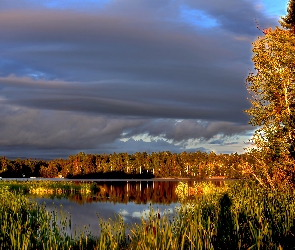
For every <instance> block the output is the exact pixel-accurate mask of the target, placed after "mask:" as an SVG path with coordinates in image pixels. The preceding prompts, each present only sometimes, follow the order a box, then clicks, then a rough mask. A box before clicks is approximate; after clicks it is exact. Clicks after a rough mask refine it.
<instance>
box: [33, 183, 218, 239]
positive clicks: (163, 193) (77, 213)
mask: <svg viewBox="0 0 295 250" xmlns="http://www.w3.org/2000/svg"><path fill="white" fill-rule="evenodd" d="M185 183H186V184H187V186H188V187H193V186H194V185H195V181H187V182H185ZM96 184H97V188H98V189H97V192H95V193H91V194H88V195H81V194H79V193H77V194H71V195H69V196H65V194H62V196H52V194H51V195H50V194H48V195H43V196H42V197H40V196H31V197H32V198H34V199H35V200H36V201H37V202H38V203H39V204H43V203H44V202H45V203H46V208H47V209H48V210H50V211H52V210H54V209H60V206H62V208H63V211H65V212H68V213H70V214H71V218H72V224H73V225H76V228H82V227H83V226H84V225H86V226H88V227H89V229H90V230H91V232H93V233H94V232H99V229H100V228H99V218H102V219H109V218H111V219H112V220H114V219H115V217H116V216H117V215H118V214H121V215H122V217H123V219H124V221H125V222H126V223H127V224H133V223H135V222H136V223H139V222H140V221H141V218H142V217H143V216H144V215H145V214H148V213H149V211H150V209H151V207H153V209H154V210H155V211H158V210H159V212H160V213H161V214H163V213H165V211H166V212H168V211H169V213H170V214H173V213H174V212H175V208H176V207H177V206H179V205H180V200H179V198H178V197H177V195H176V188H177V186H178V184H179V182H178V181H96ZM215 184H216V185H220V183H219V182H216V183H215ZM188 190H190V188H188ZM188 195H189V194H188ZM94 234H95V233H94Z"/></svg>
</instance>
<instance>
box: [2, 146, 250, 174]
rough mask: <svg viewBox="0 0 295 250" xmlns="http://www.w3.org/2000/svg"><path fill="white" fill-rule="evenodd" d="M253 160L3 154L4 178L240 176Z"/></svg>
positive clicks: (171, 155) (198, 154)
mask: <svg viewBox="0 0 295 250" xmlns="http://www.w3.org/2000/svg"><path fill="white" fill-rule="evenodd" d="M249 161H251V156H250V155H248V154H247V153H245V154H237V153H235V154H216V153H214V152H211V153H205V152H200V151H197V152H182V153H178V154H177V153H171V152H168V151H165V152H158V153H151V154H147V153H146V152H141V153H140V152H137V153H134V154H128V153H118V154H116V153H113V154H109V155H108V154H100V155H97V154H85V153H83V152H80V153H79V154H77V155H71V156H69V158H68V159H54V160H49V161H46V160H36V159H16V160H9V159H7V158H6V157H5V156H2V157H0V162H1V166H0V167H1V169H0V176H1V177H13V178H14V177H18V178H19V177H26V178H27V177H45V178H52V177H58V176H59V177H61V176H62V177H66V178H75V177H92V178H99V177H112V178H113V177H115V178H121V177H123V178H124V177H125V178H126V177H127V176H133V177H134V176H137V177H139V176H141V175H148V176H153V177H157V178H160V177H166V178H169V177H171V178H183V177H194V178H206V177H212V176H224V177H227V178H240V177H241V176H242V166H243V163H246V162H249Z"/></svg>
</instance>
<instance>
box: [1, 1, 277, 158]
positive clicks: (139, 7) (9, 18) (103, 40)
mask: <svg viewBox="0 0 295 250" xmlns="http://www.w3.org/2000/svg"><path fill="white" fill-rule="evenodd" d="M75 2H77V3H78V2H79V1H75ZM58 3H60V4H58ZM69 3H70V1H61V2H55V4H53V2H52V1H21V0H16V1H7V0H3V1H1V2H0V9H1V11H0V33H1V36H0V58H1V59H0V107H1V121H0V128H1V131H2V133H1V135H0V154H1V149H2V150H4V151H3V152H7V150H8V147H9V148H10V151H13V150H12V148H14V147H15V149H16V152H19V151H18V150H17V147H25V146H27V148H28V151H29V149H30V150H31V149H36V148H38V149H40V150H43V151H42V152H43V153H44V152H45V151H46V149H51V150H52V152H53V149H57V148H60V149H63V150H65V151H64V152H65V154H67V153H68V152H70V150H74V151H75V150H81V151H82V150H83V149H84V150H103V148H104V147H107V148H105V149H104V150H105V151H108V150H112V149H113V148H114V149H120V147H121V145H122V144H123V142H119V139H120V138H122V137H124V138H127V136H130V137H132V136H137V135H142V134H146V135H148V136H151V137H161V138H163V140H167V141H166V142H165V143H166V145H162V144H161V146H160V142H159V143H158V145H159V148H161V147H163V150H165V148H171V149H174V150H175V151H177V150H179V149H180V148H181V147H180V146H179V145H178V146H177V145H176V144H175V145H174V144H173V143H182V144H183V145H184V144H185V141H187V140H191V139H200V140H205V141H210V140H211V139H212V138H214V137H216V136H217V135H218V136H221V137H227V136H233V135H237V134H245V133H246V132H247V131H248V130H249V127H248V126H247V125H246V124H247V121H248V117H247V116H246V115H245V114H244V113H243V110H244V109H247V108H248V107H249V103H248V102H247V100H246V97H247V93H246V90H245V87H244V85H243V83H244V81H245V78H246V76H247V74H248V73H249V71H250V70H249V69H251V68H252V63H251V60H250V58H251V41H253V40H254V39H255V37H256V36H257V34H258V33H259V31H258V30H257V29H256V27H255V25H256V24H255V18H257V20H258V21H259V22H260V24H261V25H262V26H270V25H273V26H274V25H276V24H277V23H276V20H274V19H270V18H269V17H267V16H265V15H264V14H263V13H262V12H260V11H259V9H258V8H257V6H255V2H254V1H247V0H240V1H234V0H223V1H222V2H218V3H216V1H213V0H207V1H190V0H182V1H181V0H179V1H169V0H163V1H156V0H150V1H140V0H128V1H127V0H113V1H111V0H110V1H103V4H98V3H97V4H95V5H91V3H90V2H89V1H86V2H85V6H87V4H88V6H90V5H91V6H93V8H91V7H89V8H87V7H85V6H84V7H83V8H82V10H81V9H79V8H80V7H81V2H79V5H75V4H72V5H71V7H69ZM86 3H87V4H86ZM48 6H49V7H50V8H48ZM79 6H80V7H79ZM75 8H76V9H75ZM183 8H185V9H186V11H192V13H194V11H201V12H202V13H203V14H204V18H208V22H211V21H212V23H214V25H212V27H211V26H210V25H209V26H206V27H202V25H199V24H198V18H199V17H198V15H196V16H194V15H192V17H190V18H185V19H184V17H183V13H182V12H181V11H182V10H183ZM197 13H199V12H197ZM210 20H211V21H210ZM213 21H214V22H213ZM175 119H179V120H180V121H177V122H176V121H175ZM122 134H124V136H122ZM168 141H169V142H168ZM139 143H140V142H138V144H137V145H139ZM145 143H147V142H145ZM145 143H143V142H141V145H147V144H145ZM168 144H169V145H170V146H168ZM119 145H120V146H119ZM124 145H126V146H127V147H130V149H131V147H133V146H132V144H131V141H130V143H129V144H128V143H127V142H126V143H125V144H124ZM128 145H129V146H128ZM149 145H152V143H151V142H150V144H149ZM112 147H113V148H112ZM138 147H139V148H140V146H138ZM153 147H156V146H155V145H153ZM196 148H197V147H196ZM199 148H201V147H199ZM114 151H115V150H114ZM122 151H124V150H122ZM126 151H128V149H127V148H126ZM40 152H41V151H40ZM55 154H58V152H57V151H55Z"/></svg>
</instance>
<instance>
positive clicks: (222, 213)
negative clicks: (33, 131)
mask: <svg viewBox="0 0 295 250" xmlns="http://www.w3.org/2000/svg"><path fill="white" fill-rule="evenodd" d="M41 184H42V183H41ZM41 184H40V185H41ZM38 185H39V184H38ZM198 185H199V186H197V187H196V190H201V189H202V190H203V192H202V193H196V194H195V196H194V197H195V199H192V198H191V199H190V200H188V201H186V202H185V203H184V204H183V205H181V206H180V207H179V208H178V209H177V211H176V212H175V213H173V214H169V213H168V212H167V213H161V214H160V213H158V212H155V211H154V210H153V209H152V208H151V211H150V213H149V215H148V216H147V217H144V218H142V222H141V223H140V224H134V225H126V224H125V222H124V220H123V218H122V217H120V216H119V217H118V218H117V219H115V220H113V221H112V220H102V219H100V220H98V223H100V228H101V230H100V232H87V230H85V231H82V232H79V233H78V234H75V235H74V236H72V235H68V234H67V229H68V228H69V227H71V223H70V218H67V217H66V216H65V215H64V214H63V213H57V212H52V213H49V212H47V211H46V209H45V207H42V206H38V205H37V204H36V203H34V202H32V201H30V200H29V199H27V198H26V197H24V196H23V195H20V194H16V193H15V192H13V191H11V190H10V189H9V188H8V187H7V186H5V185H2V186H0V205H1V207H0V222H1V228H0V249H142V250H143V249H155V250H156V249H158V250H162V249H171V250H176V249H177V250H178V249H295V246H294V242H295V237H294V235H295V226H294V222H295V195H294V191H293V190H291V189H290V190H279V191H278V190H277V191H276V190H269V189H262V188H260V187H259V188H258V187H257V186H256V185H255V183H250V182H238V183H233V184H232V185H228V186H226V188H223V189H221V190H219V191H217V190H215V191H214V192H213V191H212V190H210V186H208V185H207V186H206V184H198ZM202 185H203V186H202ZM182 188H183V187H182ZM212 188H213V189H214V188H215V187H213V186H212ZM126 232H128V235H126Z"/></svg>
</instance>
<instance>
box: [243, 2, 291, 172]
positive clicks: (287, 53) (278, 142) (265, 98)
mask: <svg viewBox="0 0 295 250" xmlns="http://www.w3.org/2000/svg"><path fill="white" fill-rule="evenodd" d="M291 2H294V1H291ZM289 6H290V5H289ZM289 13H291V12H289ZM290 15H291V14H290ZM287 17H288V16H287ZM287 17H286V18H287ZM287 20H289V19H287ZM290 22H291V21H290ZM263 33H264V35H263V36H261V37H259V38H258V39H257V40H256V41H255V42H254V43H253V57H252V61H253V63H254V67H255V73H250V74H249V76H248V78H247V79H246V86H247V89H248V91H249V93H250V96H251V98H250V102H251V104H252V106H251V107H250V109H248V110H246V113H248V115H249V116H250V117H251V119H250V122H249V123H250V124H252V125H253V126H257V127H258V129H257V130H256V131H255V133H254V136H253V142H254V144H255V145H256V147H257V149H258V151H259V152H260V153H261V156H263V157H264V159H263V160H264V163H266V164H267V165H268V166H269V167H270V168H271V169H272V171H273V173H268V174H269V176H270V175H272V174H274V171H279V170H282V169H284V171H285V170H286V169H287V170H286V171H285V173H287V175H288V174H290V172H293V173H294V171H293V170H292V169H290V168H292V166H293V165H294V160H295V85H294V84H295V34H294V33H293V29H290V27H289V28H288V29H286V28H278V27H277V28H275V29H274V30H272V29H267V30H264V31H263ZM274 166H276V167H275V168H274ZM287 166H288V167H287ZM277 168H279V169H277Z"/></svg>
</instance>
